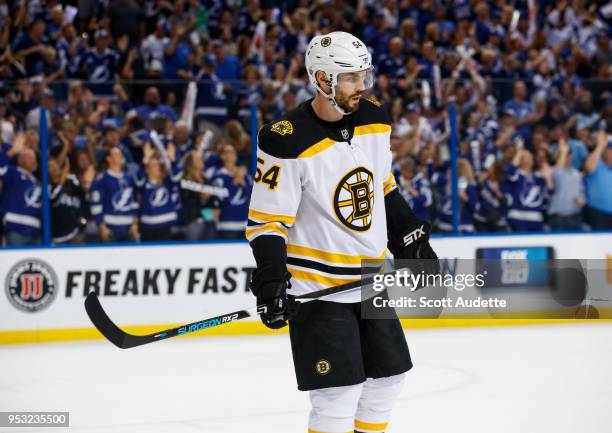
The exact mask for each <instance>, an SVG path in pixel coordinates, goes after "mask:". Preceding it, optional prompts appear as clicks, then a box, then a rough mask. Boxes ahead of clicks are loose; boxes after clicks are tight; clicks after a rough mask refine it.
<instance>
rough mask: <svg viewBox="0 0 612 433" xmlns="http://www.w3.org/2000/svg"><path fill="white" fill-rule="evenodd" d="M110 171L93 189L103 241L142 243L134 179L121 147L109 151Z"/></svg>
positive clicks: (106, 159) (93, 209) (92, 205)
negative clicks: (139, 239)
mask: <svg viewBox="0 0 612 433" xmlns="http://www.w3.org/2000/svg"><path fill="white" fill-rule="evenodd" d="M104 161H105V163H106V165H107V167H108V169H107V170H106V171H105V172H104V173H102V174H100V175H99V176H98V177H97V178H96V180H95V181H94V182H93V184H92V186H91V197H90V199H91V214H92V215H93V216H94V218H95V220H96V223H97V224H98V227H99V230H100V240H101V241H102V242H128V241H130V240H134V241H136V240H138V237H139V233H138V221H137V218H136V211H137V209H138V203H137V202H136V191H135V188H134V178H133V177H132V176H129V175H128V174H127V173H125V171H124V170H123V167H124V163H125V160H124V158H123V153H122V152H121V150H119V148H118V147H116V146H115V147H112V148H111V149H109V150H108V151H107V152H106V157H105V158H104Z"/></svg>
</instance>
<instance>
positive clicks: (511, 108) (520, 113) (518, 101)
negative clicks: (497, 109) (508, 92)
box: [503, 81, 539, 143]
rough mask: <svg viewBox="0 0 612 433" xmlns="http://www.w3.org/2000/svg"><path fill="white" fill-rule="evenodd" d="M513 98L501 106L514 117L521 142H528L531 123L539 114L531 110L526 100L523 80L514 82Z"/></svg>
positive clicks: (536, 119) (525, 88)
mask: <svg viewBox="0 0 612 433" xmlns="http://www.w3.org/2000/svg"><path fill="white" fill-rule="evenodd" d="M513 95H514V96H513V98H512V99H511V100H509V101H506V103H505V104H504V106H503V111H504V112H506V113H511V114H512V117H513V118H514V126H515V128H516V129H517V132H518V134H519V135H520V136H521V137H522V139H523V142H525V143H529V142H530V139H531V125H532V124H533V123H534V122H536V121H538V120H539V115H538V114H536V113H534V112H533V107H532V105H531V103H530V102H528V101H526V100H525V98H526V97H527V86H526V85H525V82H523V81H517V82H516V83H514V88H513Z"/></svg>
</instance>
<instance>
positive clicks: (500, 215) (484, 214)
mask: <svg viewBox="0 0 612 433" xmlns="http://www.w3.org/2000/svg"><path fill="white" fill-rule="evenodd" d="M499 190H500V193H501V194H502V196H501V197H499V196H498V195H497V193H496V191H495V188H493V184H492V183H491V181H490V180H486V181H485V182H484V184H483V185H482V188H481V189H480V200H479V201H478V205H477V206H476V212H475V214H474V219H475V220H477V221H480V222H481V223H486V224H491V225H495V226H499V227H504V226H505V225H506V213H507V211H508V209H507V206H506V205H507V198H506V194H507V193H508V184H507V183H505V182H501V183H500V184H499Z"/></svg>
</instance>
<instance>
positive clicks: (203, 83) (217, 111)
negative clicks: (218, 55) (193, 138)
mask: <svg viewBox="0 0 612 433" xmlns="http://www.w3.org/2000/svg"><path fill="white" fill-rule="evenodd" d="M215 63H216V59H215V56H214V54H206V55H204V60H203V62H202V69H201V70H200V71H199V72H198V74H197V76H196V78H197V81H198V96H197V99H196V116H197V119H198V121H199V122H201V121H209V122H212V123H214V124H216V125H218V126H220V127H222V126H223V125H225V123H226V122H227V120H228V114H229V111H228V99H227V95H226V94H225V90H224V86H223V83H222V82H221V80H219V77H217V74H216V68H215Z"/></svg>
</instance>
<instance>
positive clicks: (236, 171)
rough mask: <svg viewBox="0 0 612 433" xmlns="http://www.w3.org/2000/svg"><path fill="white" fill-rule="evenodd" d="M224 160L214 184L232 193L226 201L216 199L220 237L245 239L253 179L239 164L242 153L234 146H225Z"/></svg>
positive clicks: (216, 219)
mask: <svg viewBox="0 0 612 433" xmlns="http://www.w3.org/2000/svg"><path fill="white" fill-rule="evenodd" d="M220 157H221V160H222V161H223V167H222V168H221V169H220V170H219V171H217V173H216V174H215V177H214V178H213V179H212V184H213V186H217V187H220V188H226V189H227V190H228V193H229V194H228V196H227V197H225V198H223V199H220V198H217V197H215V199H214V200H213V205H214V207H215V211H214V217H215V221H216V222H217V236H218V237H219V238H221V239H242V237H243V236H244V230H245V229H246V225H247V214H248V207H249V197H250V196H251V190H252V188H253V180H252V178H251V176H250V175H248V174H247V173H246V170H244V167H239V166H237V165H236V162H237V161H238V154H237V152H236V149H234V147H233V146H232V145H230V144H226V145H224V146H223V147H222V148H221V153H220Z"/></svg>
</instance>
